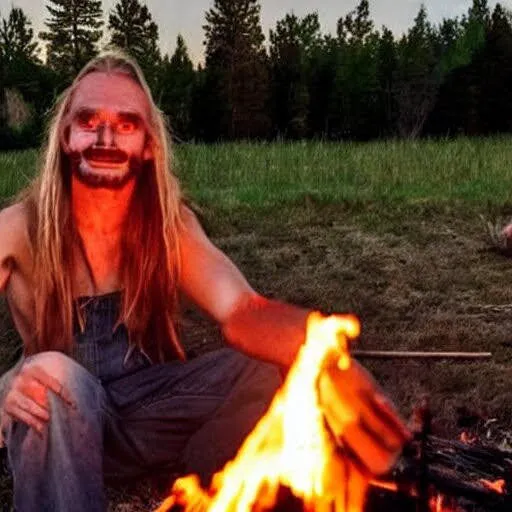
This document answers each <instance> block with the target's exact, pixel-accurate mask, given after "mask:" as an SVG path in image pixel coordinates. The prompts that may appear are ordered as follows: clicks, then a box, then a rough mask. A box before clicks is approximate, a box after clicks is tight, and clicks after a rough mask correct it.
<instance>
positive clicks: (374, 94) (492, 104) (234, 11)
mask: <svg viewBox="0 0 512 512" xmlns="http://www.w3.org/2000/svg"><path fill="white" fill-rule="evenodd" d="M45 4H46V9H47V15H46V19H45V27H46V28H45V30H44V31H43V32H41V33H39V34H35V33H34V30H33V28H32V23H31V21H30V20H29V19H28V18H27V16H26V14H25V13H24V12H23V10H22V9H20V8H16V7H13V8H12V9H11V11H10V12H9V14H8V15H7V16H6V17H4V18H0V148H6V147H22V146H26V145H36V144H37V143H38V142H39V140H40V136H41V132H42V129H43V126H44V123H45V118H46V116H47V114H48V111H49V109H50V108H51V105H52V104H53V102H54V100H55V98H56V97H57V95H58V94H59V93H60V92H61V91H62V90H63V89H64V87H66V86H67V85H69V83H70V81H71V80H72V78H73V76H74V75H75V74H76V73H77V72H78V71H79V70H80V68H81V67H82V66H83V65H84V64H85V63H86V62H87V61H88V60H89V59H90V58H92V57H93V56H94V55H96V54H97V53H98V52H99V51H100V50H101V49H102V48H104V47H105V46H109V45H111V46H115V47H119V48H122V49H123V50H125V51H126V52H127V53H129V54H131V55H132V56H133V57H134V58H135V59H136V60H137V61H138V63H139V64H140V66H141V67H142V69H143V71H144V73H145V75H146V78H147V80H148V82H149V85H150V87H151V90H152V92H153V95H154V97H155V99H156V101H157V103H158V105H159V107H160V108H161V110H162V111H163V112H164V113H165V115H166V116H167V117H168V119H169V121H170V126H171V127H172V132H173V135H174V137H175V138H176V139H177V140H180V141H205V142H214V141H219V140H239V139H260V140H274V139H279V140H285V139H306V138H316V139H324V140H342V139H343V140H370V139H376V138H384V137H403V138H416V137H421V136H443V137H445V136H456V135H488V134H494V133H503V132H509V131H511V127H512V125H511V124H512V115H511V114H512V94H511V93H510V88H509V84H510V83H512V82H511V79H512V15H511V13H510V12H509V11H507V9H505V8H504V7H503V6H502V5H501V4H497V5H496V6H495V7H494V9H492V10H491V9H490V8H489V6H488V2H487V0H473V2H472V5H471V7H470V8H469V10H468V11H467V12H466V13H464V14H462V15H461V16H460V17H455V18H451V19H444V20H443V21H442V22H441V23H439V24H434V23H432V22H430V21H429V19H428V13H427V10H426V8H425V6H424V5H422V6H421V8H420V10H419V12H418V13H417V15H416V17H415V19H414V22H413V24H412V26H411V27H410V28H409V29H408V30H407V31H405V32H404V33H403V34H402V35H400V36H395V35H394V34H393V33H392V31H391V30H389V29H388V28H386V27H380V28H377V27H376V26H375V23H374V21H373V20H372V17H371V13H370V5H369V1H368V0H360V1H359V3H358V4H357V5H355V7H354V9H353V10H352V11H350V12H348V13H346V14H344V15H342V16H341V17H340V18H339V19H338V22H337V27H336V33H335V34H325V33H323V32H322V30H321V27H320V22H319V17H318V13H316V12H312V13H310V14H307V15H305V16H303V17H299V16H297V15H295V14H293V13H289V14H287V15H286V16H284V18H282V19H280V20H278V21H277V23H276V25H275V27H273V28H272V29H271V30H270V33H269V37H268V38H265V35H264V33H263V29H262V27H261V19H260V10H261V6H260V2H259V1H258V0H214V1H213V6H212V7H211V8H210V9H209V10H208V11H207V12H206V13H205V21H204V26H203V29H204V47H205V54H204V63H202V64H199V65H194V64H193V62H192V61H191V59H190V56H189V54H188V50H187V46H186V43H185V41H184V39H183V37H182V36H181V35H177V41H176V48H175V50H174V52H173V54H172V55H168V54H165V55H163V54H162V52H161V50H160V43H159V30H158V26H157V24H156V23H155V21H154V19H153V17H152V14H151V12H150V10H149V9H148V7H147V6H146V5H145V4H144V3H143V2H141V1H139V0H118V1H117V3H116V4H115V5H114V6H113V8H112V9H111V10H110V11H109V12H108V13H107V17H106V18H105V17H104V12H103V9H102V3H101V1H96V0H46V2H45ZM43 55H44V58H43ZM20 100H22V101H20ZM13 105H14V107H13ZM16 105H18V106H20V108H21V105H24V106H25V110H26V115H25V116H23V115H22V116H21V118H22V121H19V120H18V121H19V122H16V116H14V118H15V119H14V121H13V119H12V118H13V114H12V112H11V111H12V110H13V109H14V110H15V106H16ZM21 110H22V111H23V108H22V109H21ZM18 117H20V116H18Z"/></svg>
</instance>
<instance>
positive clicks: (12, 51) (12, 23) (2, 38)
mask: <svg viewBox="0 0 512 512" xmlns="http://www.w3.org/2000/svg"><path fill="white" fill-rule="evenodd" d="M0 51H1V52H2V54H3V58H4V59H5V62H7V63H9V62H12V61H13V60H15V59H20V58H23V59H26V60H29V61H35V60H37V42H35V41H34V30H33V29H32V23H31V22H30V20H29V19H28V18H27V16H26V15H25V13H24V12H23V10H22V9H20V8H16V7H15V8H13V9H12V10H11V12H10V14H9V17H8V18H7V19H3V20H2V22H1V24H0Z"/></svg>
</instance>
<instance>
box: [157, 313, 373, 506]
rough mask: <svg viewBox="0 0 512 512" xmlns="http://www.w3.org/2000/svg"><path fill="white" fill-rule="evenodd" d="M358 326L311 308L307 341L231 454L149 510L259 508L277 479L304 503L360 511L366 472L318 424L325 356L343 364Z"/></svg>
mask: <svg viewBox="0 0 512 512" xmlns="http://www.w3.org/2000/svg"><path fill="white" fill-rule="evenodd" d="M359 331H360V325H359V321H358V320H357V318H355V317H352V316H331V317H327V318H325V317H323V316H322V315H320V314H319V313H312V314H311V315H310V316H309V318H308V330H307V337H306V342H305V344H304V345H303V346H302V347H301V349H300V351H299V353H298V355H297V358H296V360H295V363H294V364H293V366H292V367H291V368H290V371H289V373H288V377H287V379H286V382H285V383H284V384H283V386H282V388H281V389H280V390H279V391H278V392H277V394H276V396H275V397H274V400H273V401H272V403H271V405H270V407H269V409H268V411H267V413H266V414H265V416H264V417H263V418H262V419H261V420H260V421H259V423H258V424H257V425H256V427H255V428H254V430H253V431H252V432H251V434H250V435H249V436H248V437H247V439H246V440H245V442H244V443H243V445H242V447H241V448H240V450H239V452H238V454H237V456H236V458H235V459H234V460H233V461H231V462H229V463H228V464H226V466H225V467H224V469H223V470H222V471H220V472H219V473H217V474H216V475H215V476H214V478H213V483H212V488H211V489H210V490H209V491H208V492H206V491H204V490H203V489H201V487H200V485H199V480H198V478H197V477H195V476H188V477H185V478H181V479H179V480H177V481H176V482H175V484H174V486H173V489H172V494H171V496H170V497H169V498H168V499H167V500H165V501H164V502H163V503H162V505H161V506H160V507H159V508H158V510H157V511H156V512H165V511H167V510H169V509H170V508H171V507H172V506H174V505H176V504H178V505H181V506H182V507H184V509H185V511H194V512H196V511H197V512H199V511H201V512H202V511H208V512H251V511H252V510H266V509H270V508H271V507H272V506H273V505H275V504H276V502H277V494H278V491H279V489H280V487H281V486H285V487H287V488H289V489H290V491H291V492H292V493H293V494H294V495H295V496H296V497H298V498H300V499H302V501H303V503H304V508H305V509H306V510H311V511H318V512H323V511H329V512H331V511H332V512H360V511H361V510H362V509H363V505H364V500H365V495H366V490H367V487H368V485H369V482H368V478H367V477H366V476H364V475H363V474H361V473H360V472H359V471H358V470H357V469H356V468H355V467H353V466H352V464H351V463H350V462H349V461H347V460H345V459H344V458H343V457H340V456H338V455H336V451H337V450H338V447H337V445H336V444H335V442H334V440H333V438H332V436H331V435H330V433H329V432H328V430H327V429H326V427H325V420H324V416H323V413H322V407H321V405H320V403H319V396H318V391H317V381H318V378H319V375H320V373H321V372H322V369H323V368H324V367H325V365H326V364H327V363H328V362H332V361H337V364H338V366H339V368H340V369H341V370H343V369H348V368H349V367H350V364H351V360H350V357H349V354H348V348H349V347H348V344H349V340H350V339H352V338H355V337H357V336H358V335H359ZM344 421H345V422H346V424H347V425H349V424H350V423H351V422H354V421H356V418H354V417H352V416H351V415H347V417H346V418H344ZM349 480H350V482H349V485H343V482H348V481H349ZM348 487H350V488H348Z"/></svg>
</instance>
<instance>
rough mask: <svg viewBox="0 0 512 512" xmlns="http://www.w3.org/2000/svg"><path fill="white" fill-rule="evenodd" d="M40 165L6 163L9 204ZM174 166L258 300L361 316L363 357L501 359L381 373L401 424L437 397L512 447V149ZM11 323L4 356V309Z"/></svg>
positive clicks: (446, 148)
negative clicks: (419, 354) (511, 251)
mask: <svg viewBox="0 0 512 512" xmlns="http://www.w3.org/2000/svg"><path fill="white" fill-rule="evenodd" d="M35 159H36V155H35V153H34V152H24V153H8V154H3V155H0V199H3V200H5V199H6V198H7V197H9V196H12V195H13V194H15V192H16V191H17V190H18V189H19V188H20V187H21V186H22V185H23V184H24V183H25V182H26V180H27V179H29V178H30V176H31V175H32V174H33V170H34V167H35ZM175 165H176V169H177V172H178V174H179V176H180V179H181V181H182V183H183V186H184V189H185V190H186V192H187V194H188V195H189V197H190V198H191V199H192V200H193V201H194V202H195V203H196V204H197V205H198V206H199V207H200V216H201V218H202V222H203V224H204V226H205V228H206V230H207V232H208V233H209V234H210V236H211V237H212V239H213V240H214V242H215V243H216V244H218V245H219V246H220V247H221V248H222V249H223V250H224V251H226V252H227V253H228V254H229V255H230V257H231V258H232V259H233V260H234V261H235V262H236V263H237V265H239V266H240V268H241V269H242V270H243V272H244V273H245V274H246V276H247V277H248V279H249V281H250V282H251V283H252V284H253V285H254V287H255V288H257V289H258V290H259V291H261V292H263V293H265V294H268V295H270V296H273V297H278V298H281V299H285V300H289V301H292V302H294V303H297V304H301V305H304V306H308V307H315V308H320V309H322V310H324V311H347V310H350V311H355V312H356V313H358V314H359V315H360V317H361V319H362V322H363V335H362V337H361V341H360V347H362V348H382V349H410V350H414V349H422V350H434V349H436V350H465V351H466V350H470V351H473V350H474V351H479V350H490V351H492V352H493V354H494V357H493V359H492V360H491V361H486V362H480V363H470V364H468V363H460V364H459V363H458V364H455V363H453V362H437V363H420V362H396V361H395V362H391V361H387V362H380V363H375V362H374V363H371V364H369V365H368V367H369V368H370V369H371V371H372V372H373V373H374V375H375V376H376V378H377V379H378V380H379V381H380V382H381V384H382V385H383V387H384V388H385V389H386V391H387V392H388V393H389V394H390V395H391V396H392V397H393V399H394V400H395V401H396V403H397V404H398V406H399V407H400V409H401V411H402V413H403V415H404V416H409V414H410V412H411V408H412V406H413V404H414V403H415V402H416V401H418V399H419V398H420V397H422V396H423V395H424V394H428V395H429V396H430V397H431V403H432V409H433V412H434V414H435V420H434V429H435V430H436V432H437V433H438V434H440V435H444V436H454V435H457V434H458V433H459V431H460V429H461V428H462V425H463V424H468V423H470V424H471V425H472V426H473V427H474V428H479V427H481V426H482V425H483V424H484V423H485V421H486V420H489V419H494V418H496V419H497V420H498V421H497V422H496V423H494V425H495V427H494V430H493V431H492V433H491V437H492V438H493V439H494V440H495V441H496V442H497V443H502V444H503V445H504V446H505V445H507V444H509V443H510V444H512V436H510V435H509V434H508V431H509V429H511V428H512V286H511V285H510V283H511V282H512V260H510V258H509V257H508V256H507V251H506V250H503V247H504V246H503V245H502V242H503V241H502V240H501V239H500V237H499V232H500V229H501V227H502V226H503V224H504V223H505V222H506V221H508V220H510V218H511V217H512V140H511V139H505V138H500V139H486V140H468V139H462V140H456V141H443V142H439V141H438V142H434V141H425V142H417V143H416V142H410V143H406V142H386V143H371V144H322V143H306V144H301V143H297V144H287V145H251V144H239V145H222V146H210V147H203V146H180V147H178V148H177V149H176V160H175ZM0 322H2V323H3V325H2V326H0V333H4V334H3V338H4V340H2V341H4V343H3V346H4V347H6V348H5V349H4V350H2V352H0V358H1V357H2V354H4V358H5V357H7V356H6V354H7V353H8V350H7V348H8V347H10V346H11V345H12V343H11V342H12V339H13V334H12V333H13V331H12V326H11V327H10V326H9V325H10V324H9V322H8V320H7V318H6V315H5V309H4V313H3V317H2V318H1V319H0ZM184 325H185V338H186V343H187V344H188V345H189V346H191V347H192V348H194V349H195V350H196V351H198V352H201V351H206V350H210V349H212V348H214V347H216V346H218V344H219V343H220V342H221V341H220V339H219V336H218V332H217V330H216V329H215V327H214V326H211V325H210V324H209V323H208V322H207V321H206V320H204V319H201V318H200V317H199V315H198V314H196V313H194V312H189V313H188V314H187V316H186V318H185V320H184ZM9 350H10V349H9ZM498 426H499V427H498ZM116 510H117V509H116ZM119 510H121V508H119ZM122 510H139V509H138V508H136V507H135V508H134V507H132V508H122ZM140 510H144V508H143V506H142V505H141V508H140Z"/></svg>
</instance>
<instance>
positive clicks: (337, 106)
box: [331, 0, 379, 139]
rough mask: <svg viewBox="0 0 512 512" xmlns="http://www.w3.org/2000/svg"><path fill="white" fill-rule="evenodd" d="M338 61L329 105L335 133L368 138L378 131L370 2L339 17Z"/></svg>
mask: <svg viewBox="0 0 512 512" xmlns="http://www.w3.org/2000/svg"><path fill="white" fill-rule="evenodd" d="M337 35H338V46H339V52H340V59H339V65H338V68H337V71H336V86H335V94H334V96H333V102H332V104H331V109H332V110H333V111H335V112H338V113H339V114H338V119H337V122H336V123H335V125H337V131H338V136H341V137H345V138H350V139H368V138H371V137H375V136H376V135H378V131H379V128H378V123H377V115H378V108H377V101H378V82H377V54H378V45H379V36H378V34H377V32H376V31H375V29H374V26H373V21H372V20H371V18H370V10H369V3H368V1H367V0H360V2H359V3H358V5H357V6H356V8H355V9H354V10H353V11H351V12H349V13H348V14H347V15H346V16H345V17H344V18H343V17H341V18H340V19H339V20H338V30H337Z"/></svg>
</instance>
